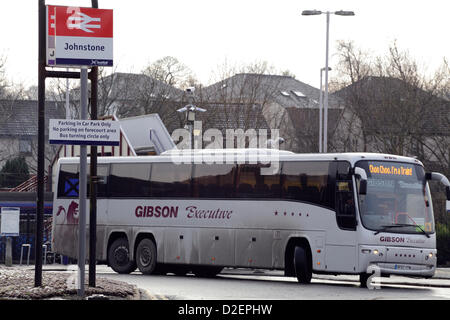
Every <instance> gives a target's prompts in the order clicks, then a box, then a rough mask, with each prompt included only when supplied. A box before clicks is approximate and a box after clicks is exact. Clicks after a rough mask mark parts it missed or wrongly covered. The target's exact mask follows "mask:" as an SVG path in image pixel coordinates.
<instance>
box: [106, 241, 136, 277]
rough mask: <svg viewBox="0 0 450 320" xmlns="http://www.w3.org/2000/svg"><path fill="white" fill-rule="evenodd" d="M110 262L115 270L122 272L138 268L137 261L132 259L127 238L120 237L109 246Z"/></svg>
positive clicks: (129, 271) (125, 272)
mask: <svg viewBox="0 0 450 320" xmlns="http://www.w3.org/2000/svg"><path fill="white" fill-rule="evenodd" d="M108 264H109V266H110V267H111V268H112V269H113V270H114V271H115V272H117V273H121V274H127V273H131V272H133V271H134V270H136V263H135V262H134V261H133V260H130V250H129V247H128V240H127V239H126V238H118V239H116V240H114V241H113V243H112V244H111V245H110V246H109V249H108Z"/></svg>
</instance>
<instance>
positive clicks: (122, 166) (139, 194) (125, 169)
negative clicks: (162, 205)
mask: <svg viewBox="0 0 450 320" xmlns="http://www.w3.org/2000/svg"><path fill="white" fill-rule="evenodd" d="M149 176H150V164H148V163H133V164H131V163H113V164H112V165H111V174H110V176H109V183H108V185H109V196H110V197H119V198H144V197H148V196H149V194H150V181H149Z"/></svg>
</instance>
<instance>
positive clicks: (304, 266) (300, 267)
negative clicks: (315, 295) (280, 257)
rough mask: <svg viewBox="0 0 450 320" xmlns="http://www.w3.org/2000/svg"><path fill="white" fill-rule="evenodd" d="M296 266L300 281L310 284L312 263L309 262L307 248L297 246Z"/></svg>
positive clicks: (296, 273) (295, 252)
mask: <svg viewBox="0 0 450 320" xmlns="http://www.w3.org/2000/svg"><path fill="white" fill-rule="evenodd" d="M294 268H295V275H296V276H297V280H298V282H299V283H304V284H308V283H310V282H311V278H312V270H311V264H310V263H309V260H308V255H307V254H306V250H305V249H304V248H303V247H295V251H294Z"/></svg>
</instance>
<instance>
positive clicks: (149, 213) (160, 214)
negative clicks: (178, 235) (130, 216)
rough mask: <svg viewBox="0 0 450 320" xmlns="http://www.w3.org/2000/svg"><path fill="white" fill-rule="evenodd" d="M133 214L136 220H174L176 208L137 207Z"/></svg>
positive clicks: (176, 213)
mask: <svg viewBox="0 0 450 320" xmlns="http://www.w3.org/2000/svg"><path fill="white" fill-rule="evenodd" d="M134 212H135V214H136V217H138V218H152V217H153V218H176V217H177V216H178V207H168V206H164V207H161V206H155V207H154V206H137V207H136V210H135V211H134Z"/></svg>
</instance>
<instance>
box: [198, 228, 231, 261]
mask: <svg viewBox="0 0 450 320" xmlns="http://www.w3.org/2000/svg"><path fill="white" fill-rule="evenodd" d="M197 235H198V239H199V241H198V243H199V257H200V264H204V265H217V266H233V265H234V264H235V261H234V248H235V240H234V235H235V230H232V229H230V230H227V229H210V228H208V229H206V228H205V229H203V228H200V229H199V231H198V233H197Z"/></svg>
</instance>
